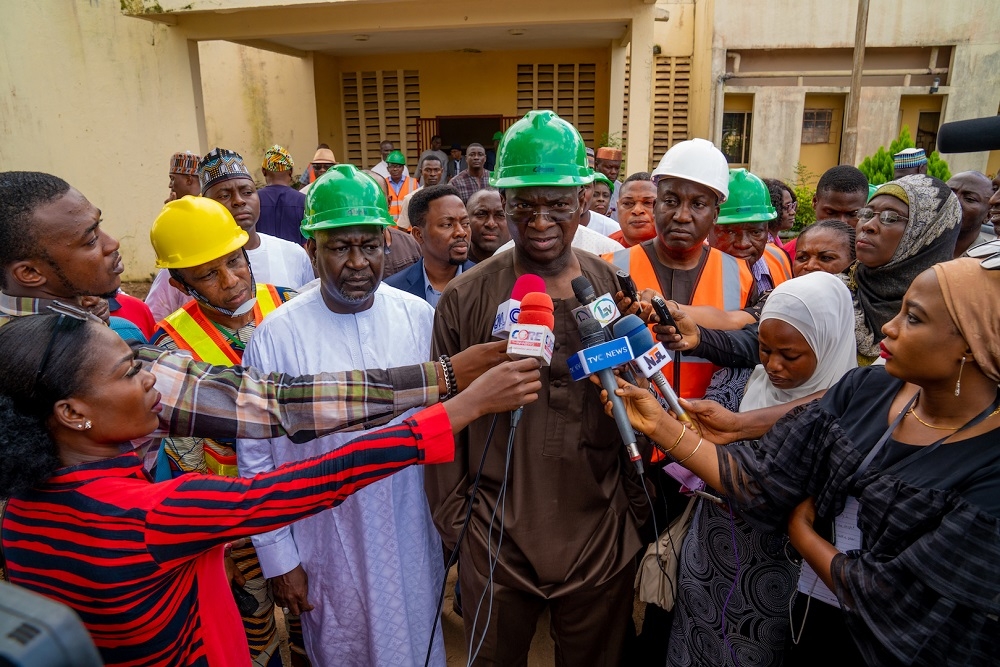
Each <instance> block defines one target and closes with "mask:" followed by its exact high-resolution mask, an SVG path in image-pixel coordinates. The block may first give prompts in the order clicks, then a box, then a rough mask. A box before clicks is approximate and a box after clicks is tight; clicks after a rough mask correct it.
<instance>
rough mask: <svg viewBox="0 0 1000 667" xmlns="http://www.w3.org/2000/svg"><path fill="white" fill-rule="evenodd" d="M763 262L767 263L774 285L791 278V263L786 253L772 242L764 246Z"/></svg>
mask: <svg viewBox="0 0 1000 667" xmlns="http://www.w3.org/2000/svg"><path fill="white" fill-rule="evenodd" d="M764 263H765V264H767V270H768V271H770V273H771V280H772V281H774V286H775V287H777V286H778V285H780V284H781V283H783V282H785V281H786V280H791V279H792V263H791V262H790V261H788V255H786V254H785V251H784V250H782V249H781V248H779V247H778V246H776V245H774V244H773V243H768V244H767V245H766V246H764Z"/></svg>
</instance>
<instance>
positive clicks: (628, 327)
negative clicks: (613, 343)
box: [614, 315, 656, 354]
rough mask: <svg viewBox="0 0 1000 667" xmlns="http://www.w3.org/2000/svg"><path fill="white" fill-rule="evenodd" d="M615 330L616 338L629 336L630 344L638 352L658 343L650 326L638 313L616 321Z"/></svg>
mask: <svg viewBox="0 0 1000 667" xmlns="http://www.w3.org/2000/svg"><path fill="white" fill-rule="evenodd" d="M614 332H615V338H628V342H629V345H631V346H632V349H633V350H635V352H636V354H640V353H642V352H645V351H646V350H648V349H649V348H651V347H653V346H654V345H655V344H656V343H654V342H653V334H652V333H650V331H649V327H647V326H646V323H645V322H643V321H642V320H641V319H639V317H638V316H637V315H626V316H625V317H623V318H621V319H620V320H618V321H617V322H615V326H614Z"/></svg>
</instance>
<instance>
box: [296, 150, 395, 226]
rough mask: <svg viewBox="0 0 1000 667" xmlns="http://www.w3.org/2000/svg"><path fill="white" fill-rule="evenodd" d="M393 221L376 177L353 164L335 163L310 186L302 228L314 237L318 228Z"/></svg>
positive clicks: (389, 222) (390, 223) (378, 224)
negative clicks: (359, 169) (361, 170)
mask: <svg viewBox="0 0 1000 667" xmlns="http://www.w3.org/2000/svg"><path fill="white" fill-rule="evenodd" d="M393 224H395V223H394V222H393V221H392V216H390V215H389V203H388V202H387V201H386V200H385V194H384V193H383V192H382V188H380V187H379V185H378V183H376V182H375V179H374V178H372V177H371V176H369V175H368V174H365V173H364V172H360V171H358V170H357V168H355V166H354V165H353V164H335V165H334V166H332V167H330V169H329V170H328V171H327V172H326V173H325V174H323V175H322V176H320V177H319V178H317V179H316V181H315V182H314V183H313V184H312V187H310V188H309V194H308V195H306V208H305V218H304V219H303V220H302V225H301V227H300V229H301V231H302V236H305V237H306V238H307V239H311V238H312V237H313V232H315V231H316V230H318V229H335V228H337V227H352V226H354V225H377V226H379V227H388V226H389V225H393Z"/></svg>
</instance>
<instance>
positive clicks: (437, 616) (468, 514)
mask: <svg viewBox="0 0 1000 667" xmlns="http://www.w3.org/2000/svg"><path fill="white" fill-rule="evenodd" d="M496 426H497V415H496V413H494V415H493V421H492V422H490V430H489V432H487V434H486V446H485V447H483V455H482V457H481V458H480V459H479V469H478V470H476V478H475V480H473V482H472V494H471V495H470V496H469V507H468V508H467V509H466V510H465V518H464V519H462V529H461V530H460V531H459V532H458V541H457V542H455V548H454V549H452V550H451V554H449V556H448V563H447V564H446V565H445V566H444V581H442V582H441V594H440V595H438V602H437V611H435V612H434V625H433V626H431V636H430V639H429V640H428V641H427V655H426V656H425V657H424V667H428V665H430V663H431V650H432V649H433V647H434V633H435V632H437V626H438V623H439V622H440V621H441V609H442V608H443V607H444V595H445V592H446V591H447V590H448V571H449V570H451V568H452V567H453V566H454V565H455V563H456V562H457V561H458V551H459V549H460V548H461V547H462V540H463V539H465V531H466V530H468V528H469V520H470V519H471V518H472V506H473V504H475V502H476V494H478V493H479V480H480V479H481V478H482V476H483V468H484V467H485V466H486V454H487V453H489V451H490V443H491V442H492V441H493V430H494V429H495V428H496Z"/></svg>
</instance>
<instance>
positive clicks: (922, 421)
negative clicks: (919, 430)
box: [906, 406, 961, 431]
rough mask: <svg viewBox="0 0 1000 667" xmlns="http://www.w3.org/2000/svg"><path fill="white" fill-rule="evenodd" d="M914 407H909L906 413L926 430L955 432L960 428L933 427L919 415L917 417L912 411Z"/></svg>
mask: <svg viewBox="0 0 1000 667" xmlns="http://www.w3.org/2000/svg"><path fill="white" fill-rule="evenodd" d="M914 407H916V406H911V407H910V409H909V410H907V411H906V413H907V414H910V415H913V418H914V419H916V420H917V421H918V422H920V423H921V424H923V425H924V426H926V427H927V428H933V429H937V430H938V431H957V430H958V429H959V428H961V427H960V426H935V425H934V424H928V423H927V422H925V421H924V420H923V419H921V418H920V415H918V414H917V413H916V412H915V411H914V410H913V408H914Z"/></svg>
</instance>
